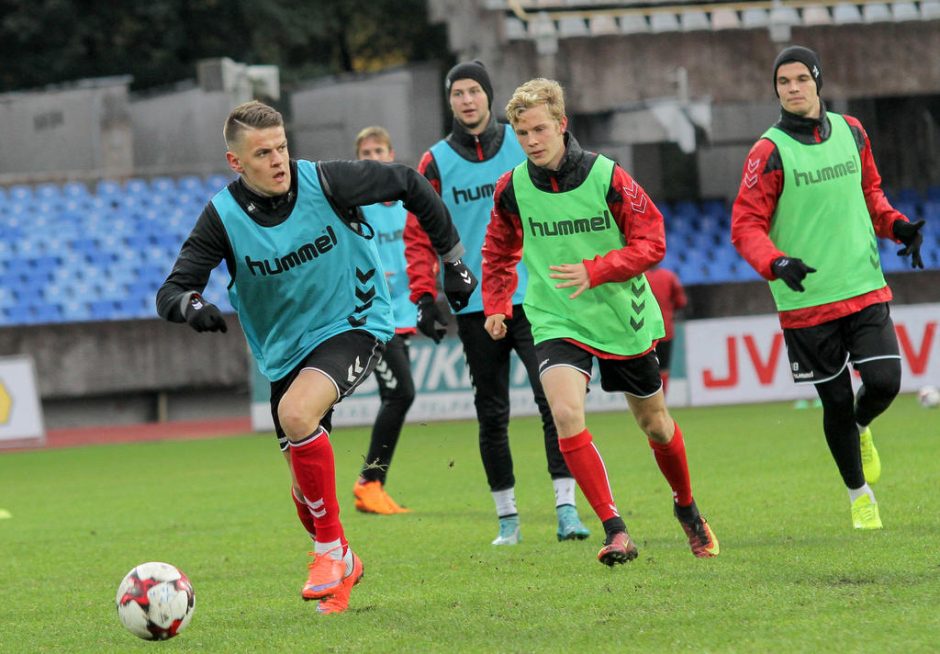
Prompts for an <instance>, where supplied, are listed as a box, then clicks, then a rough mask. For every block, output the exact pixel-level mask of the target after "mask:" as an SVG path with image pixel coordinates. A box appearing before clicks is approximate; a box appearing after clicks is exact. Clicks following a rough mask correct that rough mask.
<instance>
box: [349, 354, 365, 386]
mask: <svg viewBox="0 0 940 654" xmlns="http://www.w3.org/2000/svg"><path fill="white" fill-rule="evenodd" d="M360 374H362V364H361V363H359V357H356V362H355V363H353V364H352V365H350V366H349V368H348V369H347V374H346V381H348V382H349V383H350V384H351V383H353V382H354V381H356V379H357V378H358V376H359V375H360Z"/></svg>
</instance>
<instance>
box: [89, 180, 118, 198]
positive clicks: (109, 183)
mask: <svg viewBox="0 0 940 654" xmlns="http://www.w3.org/2000/svg"><path fill="white" fill-rule="evenodd" d="M122 192H123V189H122V188H121V183H120V182H116V181H114V180H113V179H102V180H100V181H99V182H98V183H97V184H96V185H95V194H96V195H97V196H98V197H100V198H113V197H118V196H120V195H121V193H122Z"/></svg>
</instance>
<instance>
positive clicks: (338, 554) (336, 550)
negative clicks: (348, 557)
mask: <svg viewBox="0 0 940 654" xmlns="http://www.w3.org/2000/svg"><path fill="white" fill-rule="evenodd" d="M313 551H314V552H316V553H317V554H327V553H328V554H329V555H330V558H331V559H336V560H337V561H339V560H340V559H342V558H343V544H342V543H341V542H340V540H339V539H338V538H337V539H336V540H331V541H330V542H329V543H321V542H320V541H317V544H316V545H314V547H313Z"/></svg>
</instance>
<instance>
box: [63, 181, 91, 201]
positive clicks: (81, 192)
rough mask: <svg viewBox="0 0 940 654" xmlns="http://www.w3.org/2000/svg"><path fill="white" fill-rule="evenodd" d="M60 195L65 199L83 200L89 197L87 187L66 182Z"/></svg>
mask: <svg viewBox="0 0 940 654" xmlns="http://www.w3.org/2000/svg"><path fill="white" fill-rule="evenodd" d="M62 195H63V196H64V197H66V198H75V199H80V198H81V199H83V198H87V197H89V195H90V193H89V192H88V187H87V186H85V185H84V184H82V183H81V182H66V183H65V184H63V185H62Z"/></svg>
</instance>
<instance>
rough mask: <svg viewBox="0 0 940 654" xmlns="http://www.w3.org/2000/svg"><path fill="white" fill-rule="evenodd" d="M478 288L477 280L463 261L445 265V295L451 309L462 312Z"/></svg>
mask: <svg viewBox="0 0 940 654" xmlns="http://www.w3.org/2000/svg"><path fill="white" fill-rule="evenodd" d="M476 287H477V278H476V276H474V274H473V273H472V272H470V269H469V268H467V267H466V266H465V265H464V264H463V261H461V260H460V259H457V260H456V261H452V262H450V263H446V262H445V263H444V295H446V296H447V301H448V302H449V303H450V308H451V309H453V310H454V311H460V310H461V309H463V308H464V307H465V306H467V304H468V303H469V302H470V296H471V295H473V291H475V290H476Z"/></svg>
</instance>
